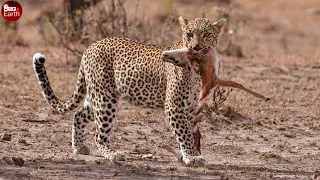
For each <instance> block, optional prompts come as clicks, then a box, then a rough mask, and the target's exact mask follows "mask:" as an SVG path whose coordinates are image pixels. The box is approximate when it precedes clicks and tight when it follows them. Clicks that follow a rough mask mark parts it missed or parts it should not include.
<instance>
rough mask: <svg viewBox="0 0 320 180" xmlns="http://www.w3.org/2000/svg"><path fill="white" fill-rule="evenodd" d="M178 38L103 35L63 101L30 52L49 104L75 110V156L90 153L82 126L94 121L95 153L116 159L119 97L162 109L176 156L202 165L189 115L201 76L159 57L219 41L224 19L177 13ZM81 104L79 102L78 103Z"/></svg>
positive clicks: (41, 61)
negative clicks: (162, 42) (156, 41)
mask: <svg viewBox="0 0 320 180" xmlns="http://www.w3.org/2000/svg"><path fill="white" fill-rule="evenodd" d="M179 23H180V26H181V30H182V40H180V41H179V42H178V43H176V44H174V45H173V46H171V47H163V46H156V45H152V44H146V43H140V42H137V41H134V40H131V39H128V38H124V37H107V38H105V39H103V40H100V41H97V42H94V43H93V44H92V45H90V46H89V47H88V48H87V49H86V50H85V51H84V53H83V56H82V58H81V63H80V67H79V73H78V79H77V83H76V87H75V90H74V92H73V94H72V95H71V97H70V98H69V99H68V100H67V101H62V100H60V99H59V98H58V97H57V96H56V95H55V94H54V92H53V90H52V87H51V85H50V82H49V78H48V76H47V73H46V68H45V61H46V57H45V55H43V54H41V53H36V54H34V56H33V69H34V71H35V74H36V77H37V80H38V82H39V85H40V87H41V90H42V94H43V97H44V99H45V101H46V102H47V103H48V104H49V106H50V107H51V108H52V109H53V110H54V111H56V112H58V113H65V112H68V111H72V110H74V109H76V111H75V113H74V116H73V122H72V148H73V153H75V154H84V155H88V154H90V149H89V148H88V146H86V145H85V143H84V140H85V138H84V136H85V133H84V130H85V128H86V126H87V125H88V123H89V122H92V121H93V122H94V123H95V131H96V132H95V135H94V141H95V144H96V146H97V148H98V150H99V153H101V155H102V156H103V157H104V158H106V159H109V160H110V161H113V162H114V161H116V160H118V159H119V158H120V157H122V156H123V155H125V154H123V153H121V152H118V151H116V150H115V149H114V148H113V147H112V144H111V142H110V136H111V133H112V128H113V127H114V123H115V118H116V112H117V105H118V102H119V100H120V98H122V99H124V100H125V101H127V102H129V103H130V104H132V105H135V106H139V107H143V108H160V109H163V110H164V113H165V115H166V118H167V120H168V122H169V126H170V129H171V131H172V132H173V134H174V137H175V139H176V141H177V142H178V147H179V150H178V151H179V153H180V160H181V161H182V162H183V163H184V164H185V165H187V166H203V165H204V164H205V159H204V158H203V156H202V155H201V153H200V151H199V150H198V149H197V148H196V145H195V140H194V138H193V134H192V133H193V132H194V129H195V128H196V126H197V125H196V124H194V123H193V119H194V118H195V114H194V113H193V111H194V109H195V107H196V106H197V103H198V100H199V93H200V89H201V76H200V74H199V73H198V72H197V71H195V70H194V69H192V67H181V66H179V65H176V64H175V62H174V61H173V62H166V61H164V60H163V58H164V56H165V54H164V53H163V52H165V51H167V50H174V49H179V48H183V47H186V48H191V49H193V50H195V51H200V50H202V49H207V48H212V47H215V46H216V45H217V41H218V35H219V32H220V31H221V29H222V28H223V26H224V24H225V23H226V20H224V19H221V20H219V21H217V22H211V21H210V20H208V19H206V18H195V19H193V20H191V21H188V20H187V19H185V18H183V17H182V16H180V17H179ZM82 102H83V105H81V106H80V103H82Z"/></svg>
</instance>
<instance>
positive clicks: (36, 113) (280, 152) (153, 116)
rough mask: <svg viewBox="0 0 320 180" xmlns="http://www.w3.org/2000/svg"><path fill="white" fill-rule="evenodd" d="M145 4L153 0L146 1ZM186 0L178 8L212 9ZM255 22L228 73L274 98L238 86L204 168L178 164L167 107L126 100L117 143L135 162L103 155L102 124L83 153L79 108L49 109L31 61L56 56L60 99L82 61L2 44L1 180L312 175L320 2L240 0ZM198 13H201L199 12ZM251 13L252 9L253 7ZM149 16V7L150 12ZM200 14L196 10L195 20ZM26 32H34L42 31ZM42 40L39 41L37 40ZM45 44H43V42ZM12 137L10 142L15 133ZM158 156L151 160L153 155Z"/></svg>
mask: <svg viewBox="0 0 320 180" xmlns="http://www.w3.org/2000/svg"><path fill="white" fill-rule="evenodd" d="M142 2H144V1H142ZM201 2H202V4H193V3H182V2H181V1H177V4H178V5H181V6H180V7H177V12H178V13H179V14H186V13H187V12H193V11H194V9H196V8H198V9H199V8H200V9H203V10H206V8H207V9H208V7H209V9H210V8H211V5H213V4H214V2H209V1H201ZM239 5H241V9H240V10H239V13H240V14H241V13H245V12H246V13H247V14H246V17H247V18H248V22H247V26H245V27H244V28H243V29H242V30H241V32H239V33H240V34H241V35H239V37H238V40H237V42H238V43H239V44H240V45H241V47H243V50H244V54H245V57H244V58H241V59H239V58H236V57H226V56H223V57H221V59H222V61H223V73H222V76H223V77H224V78H225V79H232V80H236V81H238V82H241V83H242V84H243V85H245V86H247V87H250V88H252V89H255V90H257V91H258V92H261V93H262V94H265V95H267V96H269V97H270V98H271V101H270V102H267V103H265V102H261V101H260V100H258V99H255V98H254V97H252V96H250V95H248V94H245V93H244V92H240V91H238V90H234V91H233V92H232V93H231V95H230V97H229V98H228V100H227V101H226V102H225V103H224V106H223V107H222V110H221V115H219V116H216V117H215V118H213V119H210V120H209V119H207V120H204V121H203V122H201V124H200V126H201V131H202V134H203V139H202V154H203V156H204V157H205V158H206V160H207V164H206V166H205V167H201V168H190V167H185V166H184V165H182V164H181V163H179V162H177V158H176V157H175V156H174V155H173V154H171V153H170V152H168V151H167V150H166V148H165V146H166V145H169V146H171V147H173V148H174V149H175V150H176V149H177V144H176V142H175V140H174V138H173V135H172V134H171V132H169V131H168V130H167V129H166V128H165V126H164V121H165V116H164V113H163V111H162V110H153V109H142V108H137V107H135V106H132V105H130V104H128V103H126V102H124V101H121V102H120V105H119V111H118V113H117V123H116V127H115V128H114V132H113V137H112V142H113V146H114V147H115V148H116V149H118V150H120V151H127V152H128V153H129V154H130V158H129V159H127V160H126V161H121V162H119V164H111V163H109V162H108V161H106V160H104V159H103V158H102V157H101V156H99V155H98V153H97V151H96V147H95V145H94V143H93V132H94V130H93V125H91V126H90V127H89V128H88V134H89V135H88V136H87V144H88V145H89V147H90V149H91V151H92V152H91V155H88V156H83V155H74V154H72V148H71V123H72V121H71V118H72V112H70V113H67V114H64V115H58V114H54V113H53V112H52V111H51V110H50V108H49V107H48V106H47V104H46V102H45V101H44V100H43V97H42V95H41V92H40V88H39V85H38V83H37V81H36V78H35V75H34V72H33V70H32V64H31V58H32V56H33V54H34V53H36V52H42V53H43V54H45V55H46V56H47V59H48V60H47V64H46V67H47V71H48V75H49V79H50V81H51V85H52V87H53V89H54V91H55V93H56V94H57V96H58V97H61V99H64V100H66V99H67V98H68V97H70V95H71V93H72V91H73V90H74V86H75V83H76V77H77V71H78V65H77V61H76V60H73V61H71V60H72V58H71V60H70V61H71V63H70V62H66V61H65V60H64V51H63V49H62V48H60V47H52V46H46V47H44V46H43V44H42V45H41V43H40V45H37V43H35V42H34V41H32V40H28V38H27V37H25V39H27V40H28V41H29V46H27V47H18V46H14V47H6V48H4V46H3V45H2V46H1V47H0V48H1V49H0V63H1V64H0V179H1V178H4V179H226V178H229V179H310V178H317V176H318V175H319V176H320V174H319V171H320V133H319V132H320V123H319V120H320V111H319V109H320V51H319V47H320V31H319V27H320V16H319V15H308V14H307V13H306V12H305V10H306V9H308V8H318V9H319V8H320V2H319V1H317V0H309V1H298V0H281V1H278V0H272V1H254V0H245V1H239ZM194 12H195V11H194ZM248 12H249V13H248ZM146 13H148V12H146ZM198 16H201V13H196V12H195V13H194V14H189V15H187V16H186V17H188V18H189V19H192V18H195V17H198ZM26 28H30V29H24V30H25V31H28V30H30V31H33V30H32V28H31V27H26ZM36 42H39V41H36ZM41 46H42V47H41ZM10 136H11V138H10ZM150 154H152V157H149V156H146V155H150Z"/></svg>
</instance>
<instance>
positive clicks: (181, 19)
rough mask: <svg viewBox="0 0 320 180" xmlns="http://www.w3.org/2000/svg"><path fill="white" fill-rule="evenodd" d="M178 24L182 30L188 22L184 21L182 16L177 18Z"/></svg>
mask: <svg viewBox="0 0 320 180" xmlns="http://www.w3.org/2000/svg"><path fill="white" fill-rule="evenodd" d="M179 23H180V25H181V29H184V28H185V27H186V26H187V24H188V20H186V19H184V18H183V17H182V16H180V17H179Z"/></svg>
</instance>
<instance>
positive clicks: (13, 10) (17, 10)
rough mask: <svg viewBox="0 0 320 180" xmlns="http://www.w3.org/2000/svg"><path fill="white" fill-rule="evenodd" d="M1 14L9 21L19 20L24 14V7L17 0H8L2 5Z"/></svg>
mask: <svg viewBox="0 0 320 180" xmlns="http://www.w3.org/2000/svg"><path fill="white" fill-rule="evenodd" d="M1 15H2V17H3V18H4V19H5V20H7V21H10V22H14V21H17V20H18V19H19V18H20V17H21V16H22V7H21V5H20V4H19V3H18V2H16V1H7V2H5V3H4V4H3V5H2V7H1Z"/></svg>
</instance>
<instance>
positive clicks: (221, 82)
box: [217, 79, 270, 101]
mask: <svg viewBox="0 0 320 180" xmlns="http://www.w3.org/2000/svg"><path fill="white" fill-rule="evenodd" d="M217 85H218V86H222V87H233V88H238V89H241V90H244V91H246V92H248V93H250V94H252V95H254V96H255V97H257V98H260V99H263V100H265V101H269V100H270V98H267V97H265V96H263V95H261V94H259V93H257V92H254V91H252V90H250V89H248V88H245V87H244V86H242V85H241V84H239V83H237V82H234V81H225V80H221V79H219V80H218V82H217Z"/></svg>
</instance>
